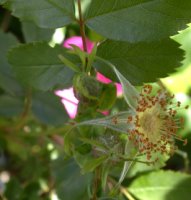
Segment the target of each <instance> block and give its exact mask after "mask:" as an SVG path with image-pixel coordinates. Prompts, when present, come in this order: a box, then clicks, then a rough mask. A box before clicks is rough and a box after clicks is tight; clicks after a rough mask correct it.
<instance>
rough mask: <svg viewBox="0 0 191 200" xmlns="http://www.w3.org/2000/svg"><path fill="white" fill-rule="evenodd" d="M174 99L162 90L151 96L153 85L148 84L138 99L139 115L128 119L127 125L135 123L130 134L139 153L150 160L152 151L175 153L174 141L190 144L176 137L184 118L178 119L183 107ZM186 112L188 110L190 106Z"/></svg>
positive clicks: (137, 109)
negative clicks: (178, 111)
mask: <svg viewBox="0 0 191 200" xmlns="http://www.w3.org/2000/svg"><path fill="white" fill-rule="evenodd" d="M173 100H174V95H173V96H170V95H169V94H168V93H167V92H163V91H161V90H159V91H158V92H157V94H156V95H152V86H151V85H145V86H144V87H143V90H142V92H141V94H140V98H139V100H138V106H137V108H136V115H135V116H129V117H128V119H127V123H133V124H134V126H133V127H134V128H133V129H131V130H130V131H128V133H129V139H130V140H131V141H133V143H134V144H135V145H136V146H137V147H138V149H139V152H140V153H143V154H146V155H147V159H148V160H150V159H151V157H152V153H153V152H160V153H161V154H172V153H174V151H175V150H176V146H175V144H174V141H175V139H178V140H181V141H183V142H184V144H186V143H187V140H183V139H182V138H181V137H180V136H178V135H177V131H178V129H179V128H181V127H182V126H183V119H182V118H178V117H177V110H178V109H179V108H182V107H181V103H180V102H179V101H178V102H176V103H174V101H173ZM184 109H188V106H186V107H184Z"/></svg>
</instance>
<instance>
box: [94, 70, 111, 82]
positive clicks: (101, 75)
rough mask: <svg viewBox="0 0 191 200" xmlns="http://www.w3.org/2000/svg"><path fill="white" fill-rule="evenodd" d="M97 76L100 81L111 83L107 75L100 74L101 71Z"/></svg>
mask: <svg viewBox="0 0 191 200" xmlns="http://www.w3.org/2000/svg"><path fill="white" fill-rule="evenodd" d="M96 78H97V80H98V81H100V82H102V83H111V80H110V79H108V78H107V77H105V76H104V75H103V74H100V73H99V72H97V74H96Z"/></svg>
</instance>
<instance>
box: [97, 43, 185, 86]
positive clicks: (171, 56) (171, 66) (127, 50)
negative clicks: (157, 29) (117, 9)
mask: <svg viewBox="0 0 191 200" xmlns="http://www.w3.org/2000/svg"><path fill="white" fill-rule="evenodd" d="M178 47H179V46H178V44H177V43H176V42H174V41H173V40H170V39H165V40H161V41H156V42H139V43H135V44H131V43H127V42H118V41H111V40H107V41H105V42H104V43H102V44H101V45H100V46H99V47H98V52H97V56H98V57H101V58H103V59H105V60H108V61H109V62H111V63H112V64H113V65H114V66H115V67H116V69H117V70H118V71H119V72H120V73H121V74H122V75H123V76H124V77H125V78H126V79H128V80H129V81H130V82H131V83H132V84H133V85H138V84H142V83H143V82H152V81H156V79H157V78H161V77H165V76H167V75H168V74H169V73H172V72H174V71H175V68H176V67H178V66H179V65H180V61H181V59H182V58H183V53H182V52H183V51H182V50H180V49H179V48H178ZM96 67H97V68H98V71H100V72H101V73H102V74H104V75H105V76H107V77H109V78H110V79H112V80H116V79H115V76H114V73H113V70H112V69H111V67H108V66H107V65H106V64H105V63H103V62H97V63H96Z"/></svg>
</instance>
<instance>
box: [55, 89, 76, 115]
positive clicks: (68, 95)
mask: <svg viewBox="0 0 191 200" xmlns="http://www.w3.org/2000/svg"><path fill="white" fill-rule="evenodd" d="M55 94H56V95H57V96H59V97H61V98H62V103H63V104H64V107H65V108H66V111H67V113H68V115H69V116H70V118H71V119H73V118H75V116H76V113H77V107H78V99H76V97H75V96H74V91H73V88H69V89H64V90H58V91H56V92H55Z"/></svg>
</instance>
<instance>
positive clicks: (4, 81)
mask: <svg viewBox="0 0 191 200" xmlns="http://www.w3.org/2000/svg"><path fill="white" fill-rule="evenodd" d="M0 44H1V53H0V87H1V88H2V89H4V90H5V91H6V92H8V93H10V94H18V93H20V92H21V87H20V85H19V83H18V82H17V80H16V79H15V77H14V74H13V72H12V69H11V67H10V65H9V64H8V61H7V58H6V54H7V51H8V50H9V49H10V48H11V47H13V46H14V45H15V44H17V40H16V38H15V37H14V36H13V35H11V34H5V33H2V32H0Z"/></svg>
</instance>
